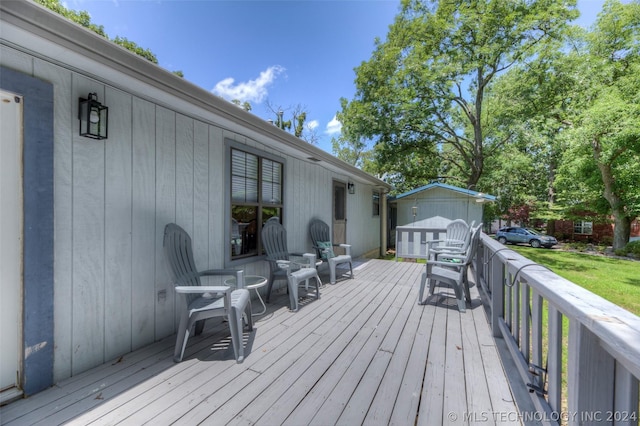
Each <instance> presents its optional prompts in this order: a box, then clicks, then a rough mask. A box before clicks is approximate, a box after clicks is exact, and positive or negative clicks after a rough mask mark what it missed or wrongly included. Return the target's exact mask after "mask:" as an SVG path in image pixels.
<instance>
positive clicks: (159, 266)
mask: <svg viewBox="0 0 640 426" xmlns="http://www.w3.org/2000/svg"><path fill="white" fill-rule="evenodd" d="M0 58H1V60H2V65H3V66H5V67H8V68H11V69H13V70H17V71H19V72H22V73H24V74H25V75H29V76H33V77H37V78H38V79H41V80H44V81H47V82H50V83H51V84H52V85H53V92H54V102H53V103H54V108H53V109H54V129H53V132H54V137H53V140H54V142H53V144H54V146H53V152H54V157H53V171H54V176H53V192H54V194H55V198H54V206H53V211H54V224H53V226H54V235H55V242H54V248H53V253H54V273H53V275H54V291H53V306H54V314H53V330H54V331H53V333H54V335H53V341H54V343H55V345H54V354H53V358H54V365H53V381H54V382H55V381H59V380H61V379H64V378H67V377H70V376H72V375H75V374H78V373H80V372H82V371H85V370H86V369H88V368H91V367H93V366H96V365H99V364H101V363H104V362H106V361H108V360H111V359H114V358H116V357H118V356H120V355H122V354H125V353H127V352H130V351H132V350H135V349H137V348H140V347H141V346H144V345H147V344H149V343H151V342H154V341H156V340H158V339H161V338H164V337H166V336H169V335H171V334H172V333H174V332H175V330H176V326H177V315H178V310H177V308H179V305H178V303H180V302H181V301H179V300H178V301H177V300H176V298H175V295H174V292H173V289H172V286H171V283H170V281H169V276H168V273H167V268H166V265H165V259H164V256H163V252H162V239H163V231H164V226H165V225H166V224H167V223H169V222H176V223H178V224H179V225H181V226H182V227H184V228H185V229H186V230H187V231H188V232H189V233H190V235H191V236H192V238H193V244H194V254H195V257H196V264H197V265H198V266H199V268H201V269H206V268H219V267H225V266H233V267H242V268H243V269H244V270H245V273H247V274H259V275H267V274H268V269H267V268H268V266H267V263H266V262H264V261H262V260H259V261H254V262H250V263H245V264H242V265H239V264H231V265H225V264H224V253H225V250H228V245H227V244H226V243H225V242H226V241H227V239H225V223H226V222H225V213H226V212H225V211H224V208H223V207H222V206H225V200H226V198H225V197H227V192H226V191H225V188H224V184H223V182H225V175H226V173H227V172H228V167H227V164H225V161H224V158H225V140H227V139H231V140H234V141H237V142H240V143H242V144H245V145H247V146H251V147H254V148H257V149H260V150H263V151H266V152H271V153H274V154H276V155H278V156H279V157H281V158H283V159H284V160H285V163H286V165H285V174H284V176H285V188H284V196H285V198H284V204H285V210H284V225H285V227H286V228H287V231H288V237H289V245H290V250H291V251H309V250H310V249H311V243H310V238H309V236H308V230H307V225H308V223H309V220H310V219H311V218H312V217H314V216H319V217H321V218H322V219H324V220H325V221H327V222H328V223H331V199H332V194H331V191H332V186H331V183H332V181H333V180H334V179H335V180H342V181H344V182H347V181H348V180H349V179H350V178H351V177H350V176H349V175H348V174H347V173H339V172H336V171H332V170H330V169H328V168H326V167H324V166H323V165H321V164H319V163H314V162H313V161H305V160H304V159H299V158H296V157H294V156H292V155H290V154H288V153H287V152H284V151H280V150H278V149H277V148H276V146H277V144H276V143H274V141H273V140H269V139H267V138H261V137H255V136H253V134H252V133H251V132H249V131H245V130H243V129H242V127H241V126H233V125H229V124H228V123H226V122H223V121H224V120H220V119H218V117H216V116H215V115H212V114H211V113H207V112H206V111H199V113H198V114H193V113H192V111H191V110H189V111H187V110H185V109H184V108H181V107H180V105H182V104H183V103H184V102H179V101H176V102H175V103H173V102H170V101H171V96H169V95H167V94H166V93H155V92H154V91H153V90H149V88H148V87H145V86H144V85H143V84H129V83H128V82H127V80H125V79H123V83H122V84H121V85H116V84H113V83H107V82H105V81H109V80H107V79H106V78H104V77H100V76H96V75H89V74H86V73H84V72H80V71H78V69H79V67H80V65H81V64H80V65H78V66H71V65H67V64H61V63H58V62H56V61H54V60H48V59H46V58H43V57H36V56H33V55H30V54H27V53H24V52H23V51H21V50H17V49H14V48H12V47H8V46H6V45H3V46H0ZM116 80H117V79H114V77H113V76H111V77H110V81H116ZM134 83H135V82H134ZM89 92H96V93H97V94H98V99H99V100H100V101H101V102H102V103H103V104H105V105H107V106H108V107H109V138H108V139H107V140H103V141H96V140H91V139H87V138H83V137H80V136H78V119H77V108H78V105H77V104H78V98H79V97H86V95H87V93H89ZM175 105H178V106H175ZM25 125H29V123H25ZM357 188H358V189H357V192H356V194H353V195H350V194H348V195H347V215H348V216H347V217H348V225H347V239H348V241H349V242H350V243H352V244H353V254H354V255H355V256H359V255H361V254H364V253H367V252H370V251H371V250H373V249H376V248H379V246H380V232H379V229H380V219H379V217H373V216H372V214H371V191H372V188H373V186H370V185H367V184H363V183H358V184H357Z"/></svg>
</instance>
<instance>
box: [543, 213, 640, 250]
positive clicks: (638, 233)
mask: <svg viewBox="0 0 640 426" xmlns="http://www.w3.org/2000/svg"><path fill="white" fill-rule="evenodd" d="M613 232H614V225H613V224H611V223H594V224H593V233H592V234H591V235H582V234H574V232H573V221H572V220H556V221H555V222H554V232H553V234H554V236H555V237H556V238H558V239H559V240H567V239H571V240H574V241H585V242H595V243H606V244H611V243H612V241H613ZM638 237H640V221H639V220H638V219H635V220H633V221H632V222H631V232H630V235H629V240H630V241H633V240H634V239H637V238H638Z"/></svg>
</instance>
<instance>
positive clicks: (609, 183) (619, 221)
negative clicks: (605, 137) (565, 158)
mask: <svg viewBox="0 0 640 426" xmlns="http://www.w3.org/2000/svg"><path fill="white" fill-rule="evenodd" d="M592 145H593V158H594V159H595V160H596V164H597V165H598V169H599V170H600V174H601V175H602V183H604V193H603V194H602V195H603V196H604V198H605V199H606V200H607V201H608V202H609V205H610V206H611V214H612V215H613V225H614V228H613V249H614V250H616V249H621V248H623V247H624V246H626V245H627V243H628V242H629V235H630V234H631V219H632V218H630V217H628V215H627V214H626V212H625V211H624V210H625V209H624V204H623V202H622V199H621V198H620V196H619V195H618V194H617V193H616V191H615V178H614V177H613V171H612V170H611V165H610V164H607V163H604V162H602V156H601V152H602V147H601V146H600V142H599V141H598V139H597V138H596V139H594V140H593V142H592Z"/></svg>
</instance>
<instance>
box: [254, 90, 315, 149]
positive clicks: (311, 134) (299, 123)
mask: <svg viewBox="0 0 640 426" xmlns="http://www.w3.org/2000/svg"><path fill="white" fill-rule="evenodd" d="M265 106H266V108H267V111H268V112H269V113H270V114H273V116H275V120H271V121H272V122H273V124H274V125H276V126H278V127H279V128H281V129H282V130H285V131H288V132H290V133H293V135H295V136H296V137H298V138H300V139H302V140H304V141H305V142H307V143H310V144H317V143H318V134H317V132H316V130H315V127H311V126H309V125H308V123H307V111H306V107H303V106H302V105H300V104H298V105H296V106H293V107H288V108H286V109H284V108H282V107H281V106H276V105H274V104H273V103H271V102H270V101H269V100H267V101H266V102H265ZM288 111H290V113H289V115H290V116H291V118H290V119H289V120H285V118H284V115H285V113H286V112H288Z"/></svg>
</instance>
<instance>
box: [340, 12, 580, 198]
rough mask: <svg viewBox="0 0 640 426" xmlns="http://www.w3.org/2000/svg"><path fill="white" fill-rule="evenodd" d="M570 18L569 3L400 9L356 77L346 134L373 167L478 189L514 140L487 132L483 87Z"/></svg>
mask: <svg viewBox="0 0 640 426" xmlns="http://www.w3.org/2000/svg"><path fill="white" fill-rule="evenodd" d="M576 16H577V11H576V10H575V1H573V0H566V1H558V0H511V1H504V0H450V1H440V2H437V1H430V0H403V2H402V8H401V12H400V13H399V15H398V16H397V17H396V19H395V21H394V23H393V24H392V25H391V26H390V29H389V33H388V35H387V40H386V41H384V42H381V41H379V40H377V41H376V48H375V50H374V52H373V54H372V57H371V59H369V60H368V61H366V62H363V63H362V64H361V65H360V66H359V67H358V68H357V69H356V94H355V97H354V99H353V100H351V101H349V102H344V103H343V109H342V112H341V113H340V115H339V119H340V120H341V122H342V123H343V128H344V129H346V131H347V132H348V133H349V134H351V135H358V136H359V137H364V138H367V139H371V140H373V141H374V142H375V143H377V144H378V145H381V147H379V148H378V149H377V150H376V153H377V160H378V162H379V167H381V168H387V169H392V170H394V169H396V168H399V167H402V165H406V164H408V165H410V168H411V172H412V173H411V176H410V177H411V178H413V179H416V182H415V183H419V182H418V180H420V179H422V180H423V181H428V180H432V179H436V178H445V179H454V181H455V180H458V181H459V182H462V183H463V184H466V185H467V186H468V187H473V186H477V185H478V182H479V180H480V177H481V176H482V173H483V170H484V166H485V159H486V158H487V157H490V156H491V155H493V154H495V153H496V152H499V151H500V150H502V149H503V147H504V145H505V144H506V143H507V142H508V141H509V137H510V135H498V134H493V133H492V132H490V131H487V129H485V122H486V112H485V111H484V109H483V107H484V101H485V93H486V91H487V89H488V87H489V85H490V84H491V82H492V80H493V79H494V78H496V77H497V76H498V75H500V74H501V73H503V72H504V71H506V70H508V69H509V68H510V67H511V66H513V65H514V64H517V63H519V62H522V61H524V60H526V59H527V58H529V57H530V56H531V55H533V54H534V53H535V51H536V50H535V48H536V47H537V46H539V45H541V44H544V43H547V42H548V41H551V40H553V39H554V38H556V37H559V36H560V34H561V33H562V31H563V30H564V28H565V27H566V24H567V21H568V20H570V19H572V18H574V17H576ZM420 172H421V173H422V174H421V175H420Z"/></svg>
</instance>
